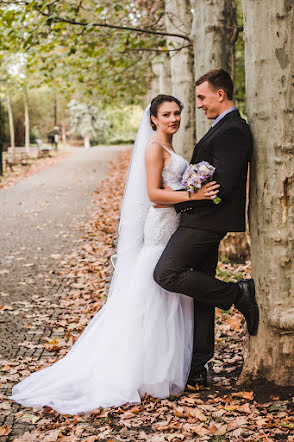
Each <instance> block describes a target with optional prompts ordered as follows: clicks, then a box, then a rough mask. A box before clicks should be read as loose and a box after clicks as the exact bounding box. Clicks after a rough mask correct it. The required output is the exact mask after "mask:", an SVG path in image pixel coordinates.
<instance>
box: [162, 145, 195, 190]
mask: <svg viewBox="0 0 294 442" xmlns="http://www.w3.org/2000/svg"><path fill="white" fill-rule="evenodd" d="M165 150H167V151H168V152H169V153H170V162H169V164H168V165H167V166H166V167H165V168H164V169H163V170H162V181H163V183H164V184H166V185H167V186H169V187H171V188H172V189H173V190H180V189H183V188H184V186H183V184H182V182H181V181H182V176H183V174H184V172H185V170H186V168H187V166H188V164H189V163H188V161H186V160H185V158H183V157H182V156H181V155H179V154H177V153H175V152H173V151H171V150H169V149H167V148H165Z"/></svg>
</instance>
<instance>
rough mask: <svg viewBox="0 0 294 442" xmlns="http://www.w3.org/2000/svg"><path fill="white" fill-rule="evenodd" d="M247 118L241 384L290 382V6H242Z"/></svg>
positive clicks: (293, 175)
mask: <svg viewBox="0 0 294 442" xmlns="http://www.w3.org/2000/svg"><path fill="white" fill-rule="evenodd" d="M243 9H244V26H245V29H244V30H245V34H244V39H245V66H246V89H247V111H248V120H249V124H250V126H251V129H252V132H253V136H254V144H255V150H254V158H253V163H252V168H251V169H252V171H251V176H252V179H251V199H250V233H251V243H252V245H251V256H252V276H253V278H254V280H255V284H256V290H257V300H258V304H259V307H260V314H261V318H260V325H259V331H258V335H257V337H252V338H250V340H249V343H248V346H247V351H246V354H245V365H244V368H243V373H242V377H241V380H244V379H247V378H248V377H253V378H254V377H260V378H265V379H267V380H269V381H274V382H276V383H277V384H279V385H289V384H293V371H294V352H293V348H294V305H293V293H294V258H293V245H294V211H293V202H294V155H293V153H294V125H293V114H294V88H293V78H292V76H293V72H294V37H293V25H294V5H293V2H291V1H285V0H268V1H267V4H266V8H265V5H264V1H262V0H243Z"/></svg>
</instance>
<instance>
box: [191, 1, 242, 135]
mask: <svg viewBox="0 0 294 442" xmlns="http://www.w3.org/2000/svg"><path fill="white" fill-rule="evenodd" d="M191 5H192V7H193V12H194V18H193V23H192V36H193V38H194V58H195V76H196V79H197V78H199V77H200V76H201V75H203V74H205V73H206V72H208V71H210V70H211V69H219V68H222V69H225V70H226V71H228V72H229V73H230V74H231V76H232V77H233V78H234V44H235V41H236V39H237V36H238V28H237V11H236V5H235V0H191ZM210 126H211V122H209V121H208V120H207V118H206V117H205V115H204V113H203V111H197V115H196V133H197V139H198V140H199V139H200V138H202V137H203V135H204V134H205V133H206V132H207V131H208V129H209V127H210Z"/></svg>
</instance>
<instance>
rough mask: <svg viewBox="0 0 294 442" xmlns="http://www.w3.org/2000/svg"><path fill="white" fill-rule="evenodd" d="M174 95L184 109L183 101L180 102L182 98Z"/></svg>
mask: <svg viewBox="0 0 294 442" xmlns="http://www.w3.org/2000/svg"><path fill="white" fill-rule="evenodd" d="M174 97H175V98H176V99H177V100H178V102H179V103H181V106H182V109H184V107H185V106H184V103H183V102H182V100H180V99H179V98H178V97H176V96H175V95H174Z"/></svg>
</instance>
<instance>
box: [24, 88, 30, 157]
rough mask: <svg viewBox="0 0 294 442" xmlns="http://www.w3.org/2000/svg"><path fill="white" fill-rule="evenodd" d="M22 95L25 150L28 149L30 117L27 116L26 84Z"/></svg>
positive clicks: (27, 150)
mask: <svg viewBox="0 0 294 442" xmlns="http://www.w3.org/2000/svg"><path fill="white" fill-rule="evenodd" d="M23 96H24V112H25V148H26V152H27V153H29V151H30V117H29V100H28V91H27V87H26V85H25V86H24V90H23Z"/></svg>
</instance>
